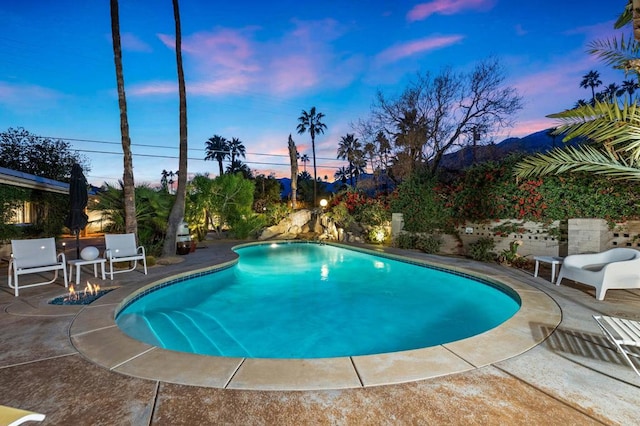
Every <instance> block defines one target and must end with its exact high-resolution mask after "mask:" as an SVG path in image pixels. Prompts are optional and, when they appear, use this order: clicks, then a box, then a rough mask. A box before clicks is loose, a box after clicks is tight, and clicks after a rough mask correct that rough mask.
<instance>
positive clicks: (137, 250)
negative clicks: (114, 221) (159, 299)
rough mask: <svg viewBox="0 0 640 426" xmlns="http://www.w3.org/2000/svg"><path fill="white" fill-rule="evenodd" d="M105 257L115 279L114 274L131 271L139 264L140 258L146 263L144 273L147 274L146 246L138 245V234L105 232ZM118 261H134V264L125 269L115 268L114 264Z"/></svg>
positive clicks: (110, 273) (110, 272)
mask: <svg viewBox="0 0 640 426" xmlns="http://www.w3.org/2000/svg"><path fill="white" fill-rule="evenodd" d="M104 243H105V247H106V249H105V251H104V257H105V259H107V262H109V275H110V276H111V279H113V274H118V273H121V272H130V271H133V270H134V269H136V267H137V266H138V260H141V261H142V264H143V265H144V274H145V275H147V258H146V254H145V250H144V247H142V246H138V247H136V236H135V235H134V234H105V235H104ZM118 262H133V266H132V267H131V268H129V269H124V270H119V271H118V270H116V271H114V270H113V264H114V263H118Z"/></svg>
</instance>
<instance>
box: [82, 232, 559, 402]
mask: <svg viewBox="0 0 640 426" xmlns="http://www.w3.org/2000/svg"><path fill="white" fill-rule="evenodd" d="M278 242H279V243H282V242H286V241H278ZM270 243H272V242H262V243H260V242H258V243H247V244H239V245H237V246H234V248H236V247H243V246H248V245H256V244H270ZM326 244H330V245H335V246H338V247H343V248H346V249H349V250H356V251H361V252H364V253H368V254H372V255H377V256H383V257H387V258H391V259H396V260H401V261H408V262H410V263H414V264H418V265H425V266H429V267H435V268H438V269H445V270H448V271H453V272H454V273H459V274H464V275H468V276H471V277H476V278H478V279H481V280H485V281H488V282H490V283H492V284H493V285H496V286H499V287H502V288H504V289H506V290H507V291H513V292H515V293H516V294H517V295H518V297H519V298H520V301H521V308H520V310H519V311H518V312H517V313H516V314H515V315H514V316H513V317H511V318H510V319H508V320H507V321H506V322H504V323H502V324H501V325H500V326H498V327H495V328H493V329H491V330H488V331H486V332H484V333H482V334H479V335H476V336H472V337H469V338H466V339H462V340H458V341H454V342H450V343H446V344H443V345H438V346H433V347H427V348H422V349H414V350H409V351H401V352H393V353H386V354H377V355H364V356H351V357H339V358H318V359H254V358H228V357H215V356H203V355H196V354H190V353H183V352H176V351H171V350H165V349H161V348H158V347H155V346H152V345H149V344H146V343H143V342H140V341H137V340H135V339H133V338H131V337H129V336H127V335H126V334H124V333H123V332H122V331H120V329H119V328H118V326H117V325H116V323H115V319H114V318H115V313H116V312H118V311H119V310H120V309H121V307H122V306H124V304H126V303H128V301H130V300H131V299H132V298H134V297H136V295H137V294H139V293H141V292H144V291H148V290H149V289H151V288H153V287H156V286H158V285H162V284H164V283H167V282H170V281H172V280H180V279H184V278H186V277H190V276H192V275H194V274H198V273H204V272H208V271H211V270H212V269H216V270H217V269H224V268H226V267H229V266H232V265H233V264H235V263H237V259H234V260H231V261H227V262H223V263H219V264H215V265H212V266H210V267H206V268H200V269H197V270H193V271H189V272H184V273H180V274H176V275H172V276H170V277H166V278H163V279H160V280H156V281H154V282H153V283H151V284H148V285H145V286H143V287H142V288H138V289H131V288H128V287H120V288H118V289H116V290H115V291H112V292H110V293H109V294H108V295H106V296H104V297H103V298H101V299H98V300H97V301H96V302H94V303H93V304H91V305H88V306H85V307H83V308H82V309H81V310H80V311H79V312H78V313H77V315H76V317H75V318H74V320H73V321H72V323H71V326H70V330H69V335H70V338H71V342H72V344H73V345H74V347H75V348H76V349H77V350H78V352H79V353H80V354H81V355H83V356H84V357H85V358H86V359H88V360H90V361H91V362H93V363H95V364H98V365H100V366H102V367H103V368H106V369H108V370H110V371H115V372H118V373H121V374H125V375H129V376H133V377H138V378H144V379H149V380H157V381H162V382H169V383H176V384H183V385H192V386H201V387H213V388H224V389H245V390H287V391H291V390H299V391H303V390H329V389H348V388H364V387H370V386H380V385H389V384H397V383H405V382H412V381H418V380H424V379H429V378H433V377H439V376H443V375H448V374H454V373H460V372H464V371H469V370H473V369H476V368H481V367H484V366H486V365H490V364H494V363H496V362H499V361H503V360H506V359H508V358H512V357H514V356H516V355H519V354H521V353H523V352H525V351H527V350H529V349H531V348H533V347H535V346H536V345H538V344H539V343H541V342H542V341H544V340H545V339H546V338H547V337H548V336H549V335H550V334H551V333H552V332H553V331H554V330H555V329H556V327H557V326H558V324H559V323H560V321H561V319H562V314H561V311H560V308H559V306H558V305H557V304H556V302H555V301H554V300H553V299H552V298H551V297H550V296H548V295H547V294H546V293H544V292H543V291H541V290H538V289H536V288H534V287H532V286H530V285H527V284H525V283H522V282H519V281H518V279H516V278H514V277H513V276H511V274H509V273H508V271H507V270H504V271H501V272H504V274H491V275H487V274H486V273H480V272H478V271H474V270H471V269H469V268H465V267H461V266H455V265H446V264H445V263H441V262H437V261H434V260H433V259H431V260H426V259H418V258H414V257H407V256H402V255H399V254H393V253H389V252H385V251H382V250H380V251H379V250H373V249H369V248H362V247H354V246H351V245H346V244H340V243H333V242H331V243H326Z"/></svg>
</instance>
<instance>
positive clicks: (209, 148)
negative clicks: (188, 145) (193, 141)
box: [204, 135, 229, 176]
mask: <svg viewBox="0 0 640 426" xmlns="http://www.w3.org/2000/svg"><path fill="white" fill-rule="evenodd" d="M205 153H206V155H205V157H204V159H205V161H206V160H214V161H217V162H218V167H219V168H220V174H219V176H222V175H223V174H224V169H223V168H222V162H223V161H224V160H225V159H227V157H229V141H228V140H226V139H225V138H223V137H222V136H220V135H213V136H212V137H210V138H209V139H208V140H207V141H206V142H205Z"/></svg>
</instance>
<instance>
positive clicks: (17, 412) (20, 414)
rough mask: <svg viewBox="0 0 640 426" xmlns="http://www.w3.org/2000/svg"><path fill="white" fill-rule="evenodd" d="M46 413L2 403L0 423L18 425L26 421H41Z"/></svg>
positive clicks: (10, 425) (0, 406)
mask: <svg viewBox="0 0 640 426" xmlns="http://www.w3.org/2000/svg"><path fill="white" fill-rule="evenodd" d="M44 418H45V415H44V414H40V413H35V412H33V411H27V410H21V409H19V408H13V407H7V406H5V405H0V425H7V426H16V425H21V424H22V423H24V422H41V421H43V420H44Z"/></svg>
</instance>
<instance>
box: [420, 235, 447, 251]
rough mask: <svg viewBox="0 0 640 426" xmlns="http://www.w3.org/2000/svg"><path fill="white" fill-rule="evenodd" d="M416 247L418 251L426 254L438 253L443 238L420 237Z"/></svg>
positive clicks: (434, 236)
mask: <svg viewBox="0 0 640 426" xmlns="http://www.w3.org/2000/svg"><path fill="white" fill-rule="evenodd" d="M415 245H416V248H417V249H418V250H420V251H423V252H425V253H429V254H433V253H438V252H439V251H440V247H441V246H442V238H440V236H438V235H420V236H419V237H418V238H417V240H416V243H415Z"/></svg>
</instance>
